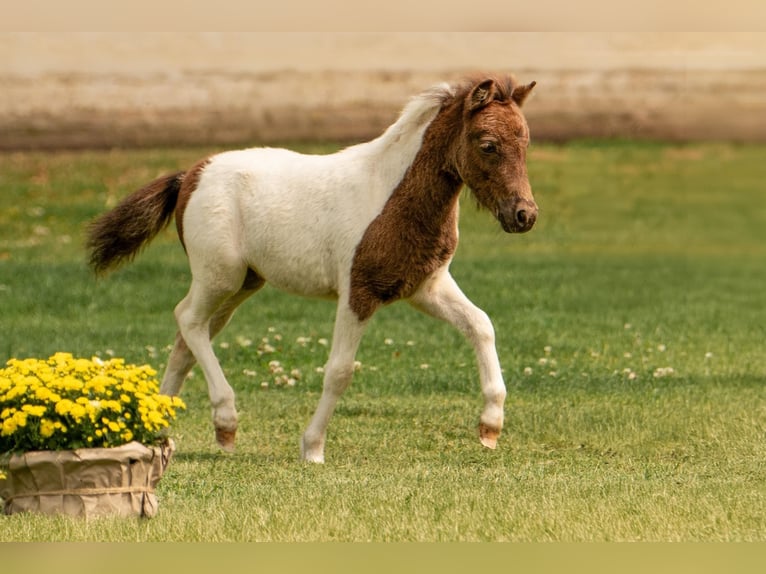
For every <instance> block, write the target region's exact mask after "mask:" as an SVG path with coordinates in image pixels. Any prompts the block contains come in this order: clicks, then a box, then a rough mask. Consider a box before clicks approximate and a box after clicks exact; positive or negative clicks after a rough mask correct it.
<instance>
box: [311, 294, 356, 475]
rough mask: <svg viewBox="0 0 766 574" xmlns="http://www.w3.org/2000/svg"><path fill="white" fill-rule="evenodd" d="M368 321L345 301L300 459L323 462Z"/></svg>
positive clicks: (342, 301)
mask: <svg viewBox="0 0 766 574" xmlns="http://www.w3.org/2000/svg"><path fill="white" fill-rule="evenodd" d="M365 326H366V322H360V321H359V320H358V319H357V317H356V315H355V314H354V313H353V311H351V309H349V307H348V304H347V303H346V302H345V301H344V300H343V299H341V300H339V302H338V311H337V314H336V318H335V328H334V330H333V339H332V348H331V349H330V358H329V359H328V361H327V364H326V366H325V372H324V383H323V388H322V397H321V398H320V399H319V404H318V405H317V409H316V411H315V412H314V416H313V417H312V418H311V421H310V422H309V424H308V426H307V427H306V430H305V432H304V433H303V438H302V439H301V458H302V459H303V460H305V461H308V462H318V463H322V462H324V443H325V436H326V433H327V425H328V423H329V422H330V417H331V416H332V413H333V411H334V410H335V405H336V404H337V402H338V399H339V398H340V396H341V395H342V394H343V391H345V390H346V388H347V387H348V385H349V384H350V383H351V378H352V377H353V374H354V357H355V356H356V351H357V349H358V348H359V342H360V341H361V340H362V335H363V334H364V329H365Z"/></svg>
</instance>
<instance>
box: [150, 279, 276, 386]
mask: <svg viewBox="0 0 766 574" xmlns="http://www.w3.org/2000/svg"><path fill="white" fill-rule="evenodd" d="M262 285H263V282H262V281H260V282H251V283H247V282H246V283H245V285H243V287H242V289H240V290H239V292H238V293H236V294H235V295H233V296H232V297H230V298H229V299H227V300H226V301H225V302H224V303H223V305H221V307H219V308H218V310H217V311H216V313H215V314H214V315H213V317H212V319H211V320H210V338H211V339H213V338H214V337H215V336H216V335H217V334H218V333H219V332H220V331H221V330H222V329H223V328H224V327H225V326H226V325H227V323H228V322H229V320H230V319H231V316H232V315H233V314H234V311H235V310H236V309H237V307H239V305H241V304H242V303H243V302H244V301H245V300H246V299H247V298H248V297H250V296H251V295H252V294H253V293H255V292H256V291H258V290H259V289H260V288H261V286H262ZM195 364H197V359H195V358H194V355H193V354H192V352H191V350H190V349H189V346H188V345H187V344H186V341H185V340H184V338H183V336H182V335H181V332H180V331H179V332H178V333H176V340H175V343H174V344H173V350H172V351H171V352H170V358H169V359H168V366H167V368H166V369H165V376H164V377H163V379H162V385H161V387H160V393H162V394H163V395H170V396H175V395H179V394H180V393H181V387H182V386H183V383H184V380H185V379H186V376H187V375H188V374H189V371H191V369H192V367H193V366H194V365H195Z"/></svg>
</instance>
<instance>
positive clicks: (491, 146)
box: [479, 142, 497, 154]
mask: <svg viewBox="0 0 766 574" xmlns="http://www.w3.org/2000/svg"><path fill="white" fill-rule="evenodd" d="M479 149H480V150H481V151H483V152H484V153H486V154H492V153H497V146H496V145H495V142H481V143H480V144H479Z"/></svg>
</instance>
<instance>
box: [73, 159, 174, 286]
mask: <svg viewBox="0 0 766 574" xmlns="http://www.w3.org/2000/svg"><path fill="white" fill-rule="evenodd" d="M184 173H185V172H183V171H180V172H178V173H174V174H172V175H166V176H163V177H160V178H158V179H155V180H154V181H153V182H151V183H149V184H148V185H146V186H145V187H143V188H141V189H139V190H138V191H135V192H133V193H132V194H130V195H129V196H128V197H126V198H125V199H123V200H122V201H121V202H120V203H119V204H118V205H117V207H115V208H114V209H112V210H111V211H108V212H106V213H104V214H103V215H101V216H100V217H99V218H97V219H96V220H95V221H93V222H92V223H91V224H90V226H89V227H88V238H87V242H86V247H87V249H88V250H89V251H90V266H91V267H92V268H93V270H94V271H95V272H96V273H97V274H103V273H105V272H106V271H108V270H109V269H110V268H111V267H116V266H117V265H120V264H121V263H125V262H127V261H130V260H131V259H133V257H135V256H136V254H137V253H138V252H139V251H140V250H141V248H142V247H144V246H145V245H146V244H148V243H149V242H150V241H151V240H152V239H154V237H155V236H156V235H157V234H158V233H159V232H160V231H162V230H163V229H164V228H165V227H166V226H167V225H168V223H170V220H171V219H172V218H173V212H174V211H175V207H176V202H177V201H178V192H179V190H180V189H181V182H182V181H183V176H184Z"/></svg>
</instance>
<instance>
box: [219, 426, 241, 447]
mask: <svg viewBox="0 0 766 574" xmlns="http://www.w3.org/2000/svg"><path fill="white" fill-rule="evenodd" d="M236 434H237V429H234V430H226V429H220V428H217V429H215V440H216V442H218V444H219V445H220V447H221V448H222V449H223V450H225V451H226V452H234V437H235V436H236Z"/></svg>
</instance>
